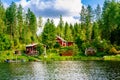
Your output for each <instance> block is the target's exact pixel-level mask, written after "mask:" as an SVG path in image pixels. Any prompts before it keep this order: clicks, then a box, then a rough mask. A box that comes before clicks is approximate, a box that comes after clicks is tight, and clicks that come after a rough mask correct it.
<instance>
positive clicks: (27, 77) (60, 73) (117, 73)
mask: <svg viewBox="0 0 120 80" xmlns="http://www.w3.org/2000/svg"><path fill="white" fill-rule="evenodd" d="M0 80H120V62H116V61H52V62H27V63H0Z"/></svg>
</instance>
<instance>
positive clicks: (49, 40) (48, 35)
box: [42, 19, 56, 48]
mask: <svg viewBox="0 0 120 80" xmlns="http://www.w3.org/2000/svg"><path fill="white" fill-rule="evenodd" d="M55 30H56V29H55V25H54V22H53V20H51V21H50V19H48V20H47V22H46V23H45V26H44V29H43V33H42V43H43V44H45V45H46V46H47V47H48V48H53V46H54V44H55V42H56V40H55V39H56V31H55Z"/></svg>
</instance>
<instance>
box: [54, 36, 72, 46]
mask: <svg viewBox="0 0 120 80" xmlns="http://www.w3.org/2000/svg"><path fill="white" fill-rule="evenodd" d="M56 40H57V42H58V43H59V44H60V45H61V46H71V45H73V42H67V41H66V40H64V39H63V38H61V37H60V36H56Z"/></svg>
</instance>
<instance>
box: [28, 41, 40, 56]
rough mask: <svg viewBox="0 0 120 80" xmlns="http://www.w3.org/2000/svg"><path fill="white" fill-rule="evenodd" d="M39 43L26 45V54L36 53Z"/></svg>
mask: <svg viewBox="0 0 120 80" xmlns="http://www.w3.org/2000/svg"><path fill="white" fill-rule="evenodd" d="M36 47H37V44H35V43H34V44H29V45H26V54H27V55H36V54H37V53H38V51H37V50H36Z"/></svg>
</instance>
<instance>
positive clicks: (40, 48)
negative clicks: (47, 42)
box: [37, 44, 44, 55]
mask: <svg viewBox="0 0 120 80" xmlns="http://www.w3.org/2000/svg"><path fill="white" fill-rule="evenodd" d="M37 51H38V53H39V55H41V54H42V53H43V52H44V46H43V45H42V44H38V45H37Z"/></svg>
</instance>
